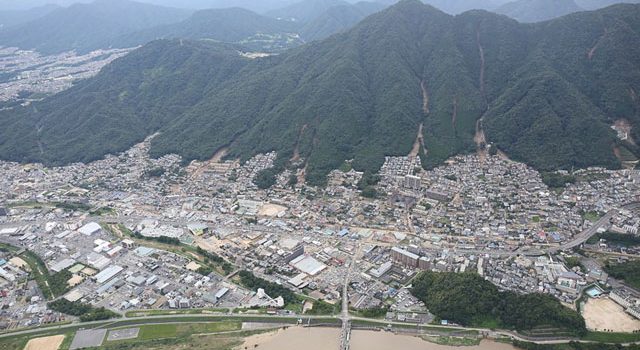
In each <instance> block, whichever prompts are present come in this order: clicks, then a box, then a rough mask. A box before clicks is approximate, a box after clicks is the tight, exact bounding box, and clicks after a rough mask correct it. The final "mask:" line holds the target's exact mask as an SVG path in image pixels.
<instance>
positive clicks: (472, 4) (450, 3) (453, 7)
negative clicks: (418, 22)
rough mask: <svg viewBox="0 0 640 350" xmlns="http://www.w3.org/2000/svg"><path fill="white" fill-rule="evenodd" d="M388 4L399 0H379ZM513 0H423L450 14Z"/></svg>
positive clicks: (488, 7) (484, 8)
mask: <svg viewBox="0 0 640 350" xmlns="http://www.w3.org/2000/svg"><path fill="white" fill-rule="evenodd" d="M377 1H378V2H380V3H382V4H386V5H393V4H396V3H397V2H398V1H399V0H377ZM510 1H512V0H422V2H423V3H425V4H427V5H431V6H433V7H435V8H437V9H439V10H441V11H444V12H446V13H449V14H453V15H455V14H459V13H462V12H465V11H469V10H489V11H490V10H494V9H496V8H498V7H499V6H501V5H503V4H506V3H508V2H510Z"/></svg>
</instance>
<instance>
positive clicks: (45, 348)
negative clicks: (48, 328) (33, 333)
mask: <svg viewBox="0 0 640 350" xmlns="http://www.w3.org/2000/svg"><path fill="white" fill-rule="evenodd" d="M63 341H64V335H54V336H51V337H42V338H35V339H31V340H29V342H28V343H27V346H25V347H24V350H58V348H59V347H60V344H62V342H63Z"/></svg>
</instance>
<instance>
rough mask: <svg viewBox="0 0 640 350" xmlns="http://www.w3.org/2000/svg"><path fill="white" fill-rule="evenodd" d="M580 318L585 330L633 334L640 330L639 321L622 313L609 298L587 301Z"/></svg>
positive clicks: (619, 307)
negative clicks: (583, 322)
mask: <svg viewBox="0 0 640 350" xmlns="http://www.w3.org/2000/svg"><path fill="white" fill-rule="evenodd" d="M582 316H584V320H585V321H586V323H587V328H589V329H591V330H595V331H602V330H604V329H608V330H611V331H614V332H633V331H635V330H639V329H640V321H639V320H637V319H635V318H634V317H633V316H631V315H629V314H627V313H626V312H624V309H623V308H622V307H621V306H620V305H618V304H616V302H615V301H613V300H611V299H609V298H601V299H589V301H588V302H587V303H586V304H585V306H584V310H583V311H582Z"/></svg>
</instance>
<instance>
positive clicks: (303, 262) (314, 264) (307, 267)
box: [290, 255, 327, 276]
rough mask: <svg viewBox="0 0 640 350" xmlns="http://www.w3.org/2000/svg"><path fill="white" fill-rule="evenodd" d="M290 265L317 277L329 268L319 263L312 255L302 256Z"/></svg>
mask: <svg viewBox="0 0 640 350" xmlns="http://www.w3.org/2000/svg"><path fill="white" fill-rule="evenodd" d="M290 264H291V265H292V266H293V267H295V268H296V269H298V270H300V271H302V272H304V273H306V274H307V275H310V276H315V275H317V274H319V273H320V272H322V270H324V269H326V268H327V265H325V264H323V263H321V262H319V261H318V260H316V259H315V258H314V257H312V256H310V255H301V256H299V257H297V258H295V259H293V260H292V261H291V263H290Z"/></svg>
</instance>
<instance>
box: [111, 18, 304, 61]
mask: <svg viewBox="0 0 640 350" xmlns="http://www.w3.org/2000/svg"><path fill="white" fill-rule="evenodd" d="M298 29H299V24H297V23H293V22H290V21H284V20H277V19H275V18H271V17H267V16H263V15H259V14H257V13H255V12H252V11H249V10H245V9H242V8H239V7H233V8H227V9H211V10H201V11H197V12H196V13H194V14H193V15H192V16H191V17H189V18H187V19H186V20H184V21H182V22H179V23H174V24H168V25H165V26H158V27H154V28H149V29H146V30H142V31H139V32H135V33H131V34H127V35H124V36H122V37H120V38H118V39H117V42H118V43H119V45H121V46H123V47H131V46H136V45H142V44H144V43H147V42H149V41H152V40H155V39H172V38H184V39H211V40H217V41H224V42H243V43H244V44H247V45H251V46H252V47H253V48H254V49H257V50H267V51H277V50H278V49H284V48H288V47H291V46H296V45H299V44H301V43H302V41H301V39H299V38H298V37H297V36H298V35H297V32H298Z"/></svg>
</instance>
